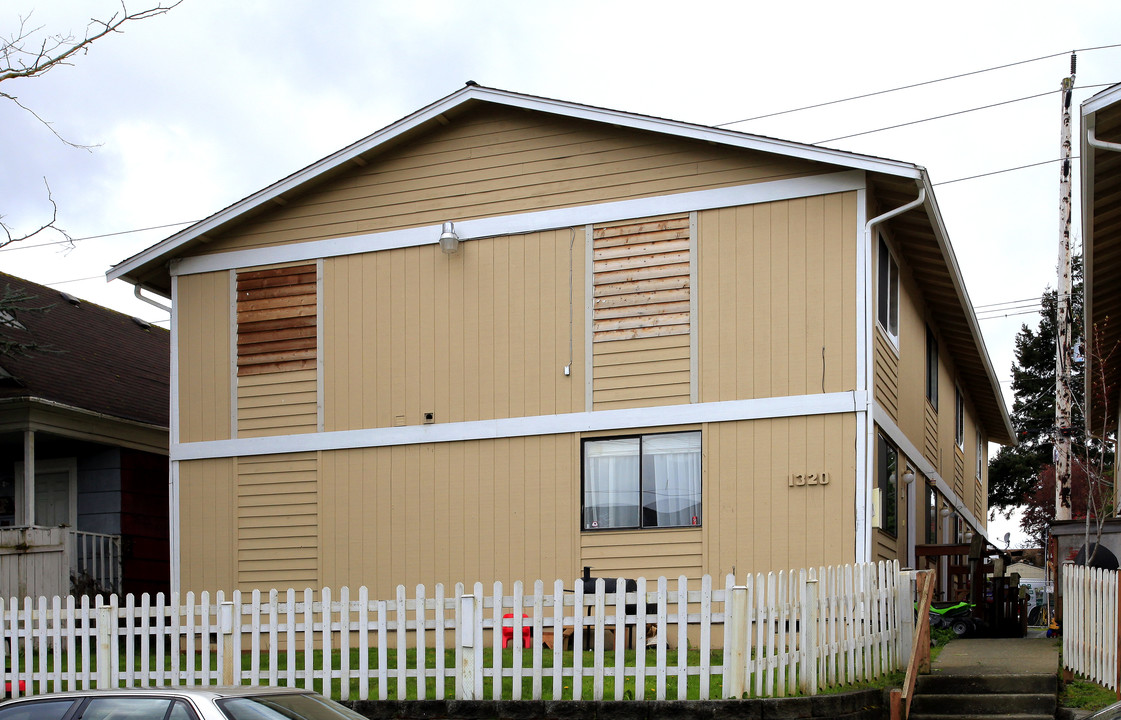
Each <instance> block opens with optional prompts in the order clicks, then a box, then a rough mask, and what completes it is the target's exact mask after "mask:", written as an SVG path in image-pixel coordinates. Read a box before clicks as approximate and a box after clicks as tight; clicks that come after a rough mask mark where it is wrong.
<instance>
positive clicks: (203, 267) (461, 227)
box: [170, 170, 865, 276]
mask: <svg viewBox="0 0 1121 720" xmlns="http://www.w3.org/2000/svg"><path fill="white" fill-rule="evenodd" d="M864 187H865V175H864V172H863V171H860V170H848V171H845V172H839V173H830V174H828V175H813V176H809V177H803V178H792V179H787V180H772V181H770V182H760V183H749V184H747V185H736V186H733V187H725V188H716V189H713V190H696V191H693V192H684V193H674V194H672V195H658V196H655V197H648V198H638V199H635V200H619V201H616V202H608V203H598V204H595V205H581V206H578V207H571V208H557V209H554V210H539V211H537V212H528V213H518V214H515V215H503V216H499V217H489V218H478V219H476V220H457V219H456V218H454V217H449V218H448V220H450V221H454V222H455V231H456V234H457V235H459V238H460V241H461V242H463V241H470V240H473V239H479V238H486V237H495V236H499V235H520V234H524V233H530V232H540V231H543V230H552V229H555V228H563V227H577V226H580V225H587V224H590V223H601V222H615V221H618V220H630V219H633V218H643V217H649V216H651V215H669V214H672V213H685V212H692V211H696V210H713V209H716V208H724V207H735V206H737V205H755V204H758V203H764V202H775V201H779V200H792V199H795V198H803V197H813V196H815V195H830V194H833V193H841V192H848V191H852V190H863V189H864ZM440 230H441V226H440V225H428V226H425V227H418V228H405V229H402V230H387V231H385V232H378V233H365V234H362V235H350V236H347V237H340V238H329V239H326V240H311V241H307V242H298V243H289V244H286V245H271V246H268V247H261V248H252V249H247V250H234V251H231V252H223V253H215V254H213V255H196V256H194V257H188V258H182V259H180V260H179V261H178V262H174V263H172V264H171V266H170V270H171V274H172V275H173V276H174V275H192V274H196V273H206V272H216V271H219V270H232V269H235V268H246V267H255V266H258V265H274V264H278V263H285V262H297V261H302V260H317V259H320V258H328V257H338V256H342V255H356V254H359V253H367V252H377V251H379V250H393V249H396V248H406V247H418V246H421V245H435V244H437V243H438V242H439V238H440Z"/></svg>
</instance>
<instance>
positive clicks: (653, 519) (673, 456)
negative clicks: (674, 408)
mask: <svg viewBox="0 0 1121 720" xmlns="http://www.w3.org/2000/svg"><path fill="white" fill-rule="evenodd" d="M642 460H643V484H642V485H643V487H642V520H643V523H642V524H643V526H644V527H683V526H684V527H687V526H690V525H700V524H701V435H700V433H675V434H672V435H649V436H647V437H646V438H644V439H643V443H642Z"/></svg>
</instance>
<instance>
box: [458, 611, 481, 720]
mask: <svg viewBox="0 0 1121 720" xmlns="http://www.w3.org/2000/svg"><path fill="white" fill-rule="evenodd" d="M455 627H456V630H457V632H456V642H458V643H459V650H460V652H459V653H457V654H458V655H459V656H460V661H459V664H458V665H457V666H456V668H455V699H456V700H474V699H475V673H476V672H477V670H478V669H477V668H476V667H475V596H474V595H461V596H460V597H459V604H458V605H457V606H456V613H455Z"/></svg>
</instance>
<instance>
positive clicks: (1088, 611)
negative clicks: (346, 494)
mask: <svg viewBox="0 0 1121 720" xmlns="http://www.w3.org/2000/svg"><path fill="white" fill-rule="evenodd" d="M1117 579H1118V578H1117V571H1116V570H1102V569H1099V568H1090V567H1086V566H1084V565H1073V564H1065V565H1063V665H1064V666H1065V667H1066V668H1067V669H1069V670H1072V671H1073V672H1076V673H1078V674H1079V675H1081V676H1083V677H1085V678H1087V679H1089V680H1093V681H1094V682H1096V683H1098V684H1099V685H1102V686H1103V687H1107V688H1109V689H1111V690H1113V691H1116V690H1117V687H1118V678H1117V674H1118V639H1117V635H1118V631H1119V628H1118V617H1117V616H1118V596H1117Z"/></svg>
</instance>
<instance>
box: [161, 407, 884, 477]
mask: <svg viewBox="0 0 1121 720" xmlns="http://www.w3.org/2000/svg"><path fill="white" fill-rule="evenodd" d="M866 402H867V394H866V393H863V392H855V391H851V392H837V393H826V394H824V395H822V394H818V395H796V396H792V397H777V398H759V399H754V400H729V401H724V402H712V403H697V404H691V405H666V406H661V407H648V408H633V409H623V410H597V411H595V412H579V413H566V414H563V415H538V416H531V417H519V418H500V419H497V420H474V421H469V422H457V423H442V424H438V425H410V426H406V427H384V428H370V429H363V430H341V431H336V432H324V433H304V434H299V435H277V436H274V437H257V438H237V439H233V440H213V441H207V442H193V443H175V444H174V445H173V446H172V447H171V457H172V459H173V460H176V461H183V460H205V459H212V458H227V457H249V456H255V455H277V454H281V453H294V452H316V451H323V450H349V449H353V448H368V447H388V446H396V445H418V444H422V443H442V442H459V441H464V440H492V439H496V438H514V437H530V436H537V435H559V434H564V433H580V432H598V431H604V430H618V429H624V428H625V429H631V428H646V427H658V426H662V425H692V424H697V423H706V422H732V421H736V420H762V419H769V418H785V417H800V416H807V415H833V414H837V413H852V412H856V411H857V410H858V409H863V408H864V407H865V406H866V405H865V403H866Z"/></svg>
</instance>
